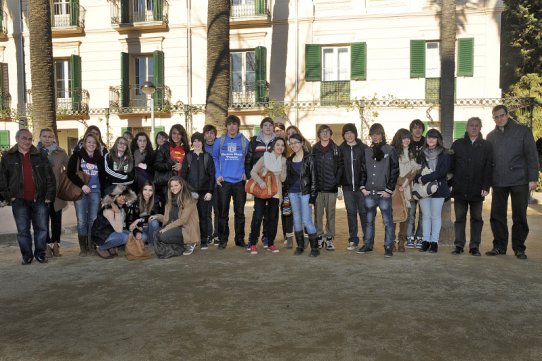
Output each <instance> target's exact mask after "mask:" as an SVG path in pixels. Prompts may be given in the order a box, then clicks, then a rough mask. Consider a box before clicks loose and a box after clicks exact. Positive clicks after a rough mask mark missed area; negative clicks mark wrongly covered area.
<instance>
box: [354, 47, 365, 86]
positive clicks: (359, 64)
mask: <svg viewBox="0 0 542 361" xmlns="http://www.w3.org/2000/svg"><path fill="white" fill-rule="evenodd" d="M350 58H351V59H350V62H351V64H350V69H351V70H350V72H351V73H350V79H352V80H367V43H353V44H352V45H351V46H350Z"/></svg>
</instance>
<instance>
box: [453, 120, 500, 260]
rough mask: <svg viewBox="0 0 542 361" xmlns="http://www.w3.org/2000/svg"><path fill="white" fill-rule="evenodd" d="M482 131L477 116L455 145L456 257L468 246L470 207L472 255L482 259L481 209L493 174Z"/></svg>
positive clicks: (487, 147) (469, 121)
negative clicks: (467, 233) (467, 221)
mask: <svg viewBox="0 0 542 361" xmlns="http://www.w3.org/2000/svg"><path fill="white" fill-rule="evenodd" d="M481 129H482V120H481V119H480V118H478V117H473V118H470V119H469V120H468V121H467V132H466V133H465V137H464V138H462V139H458V140H456V141H455V142H454V143H453V144H452V151H453V156H452V168H453V169H454V178H453V183H452V197H453V198H454V210H455V242H454V244H455V249H454V250H453V251H452V254H455V255H459V254H461V253H463V248H464V247H465V243H466V236H465V226H466V218H467V211H468V210H469V208H470V244H469V253H470V254H472V255H473V256H480V242H481V240H482V227H483V226H484V221H483V219H482V208H483V204H484V199H485V197H486V196H487V195H488V193H489V188H490V187H491V177H492V172H493V168H492V156H493V150H492V146H491V143H489V142H488V141H487V140H485V139H484V138H483V137H482V134H481V133H480V131H481Z"/></svg>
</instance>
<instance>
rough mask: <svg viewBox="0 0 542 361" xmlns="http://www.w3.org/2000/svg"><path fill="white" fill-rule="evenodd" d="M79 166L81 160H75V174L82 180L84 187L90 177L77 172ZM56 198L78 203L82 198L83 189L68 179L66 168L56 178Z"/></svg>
mask: <svg viewBox="0 0 542 361" xmlns="http://www.w3.org/2000/svg"><path fill="white" fill-rule="evenodd" d="M80 165H81V160H80V159H79V160H77V167H76V168H75V169H77V171H76V172H75V174H76V175H77V176H78V177H79V178H81V179H82V180H83V183H84V184H85V185H88V182H89V181H90V176H89V175H88V174H86V173H85V172H83V171H82V170H79V166H80ZM57 190H58V191H57V195H56V196H57V197H58V198H60V199H62V200H64V201H78V200H79V199H81V198H82V197H83V189H81V188H79V187H78V186H76V185H75V184H73V182H72V181H71V180H70V178H68V171H67V169H66V168H64V169H63V170H62V171H61V172H60V175H59V177H58V187H57Z"/></svg>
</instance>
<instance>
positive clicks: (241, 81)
mask: <svg viewBox="0 0 542 361" xmlns="http://www.w3.org/2000/svg"><path fill="white" fill-rule="evenodd" d="M266 64H267V50H266V48H265V47H263V46H259V47H256V49H254V50H249V51H240V52H233V53H231V54H230V67H231V93H230V98H231V99H230V100H231V101H230V103H232V104H236V103H237V104H239V103H263V102H265V101H266V100H267V65H266Z"/></svg>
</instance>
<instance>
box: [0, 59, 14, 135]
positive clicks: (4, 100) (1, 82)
mask: <svg viewBox="0 0 542 361" xmlns="http://www.w3.org/2000/svg"><path fill="white" fill-rule="evenodd" d="M10 107H11V96H10V95H9V73H8V64H7V63H0V109H9V108H10ZM8 141H9V139H8Z"/></svg>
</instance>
